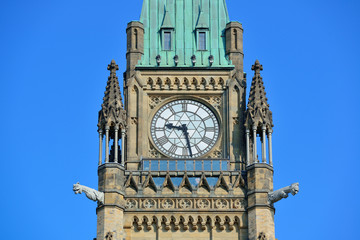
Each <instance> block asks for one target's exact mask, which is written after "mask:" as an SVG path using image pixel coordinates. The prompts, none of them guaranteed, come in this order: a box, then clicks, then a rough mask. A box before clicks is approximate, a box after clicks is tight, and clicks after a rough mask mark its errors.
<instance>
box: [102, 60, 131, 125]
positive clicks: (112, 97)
mask: <svg viewBox="0 0 360 240" xmlns="http://www.w3.org/2000/svg"><path fill="white" fill-rule="evenodd" d="M107 69H108V70H109V71H110V76H109V77H108V81H107V85H106V90H105V96H104V98H103V104H102V105H101V110H100V111H99V122H98V127H99V129H104V128H105V127H106V126H108V127H112V126H118V127H120V128H125V126H126V111H125V110H124V107H123V103H122V98H121V92H120V87H119V81H118V77H117V76H116V71H117V70H119V66H118V65H117V64H116V63H115V60H111V63H110V64H109V65H108V67H107Z"/></svg>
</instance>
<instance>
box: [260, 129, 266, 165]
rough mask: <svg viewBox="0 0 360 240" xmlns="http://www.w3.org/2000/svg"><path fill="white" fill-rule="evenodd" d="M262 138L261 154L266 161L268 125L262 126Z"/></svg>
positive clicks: (263, 160) (264, 161)
mask: <svg viewBox="0 0 360 240" xmlns="http://www.w3.org/2000/svg"><path fill="white" fill-rule="evenodd" d="M261 130H262V138H261V140H262V141H261V155H262V162H263V163H266V132H265V131H266V126H265V125H263V126H262V128H261Z"/></svg>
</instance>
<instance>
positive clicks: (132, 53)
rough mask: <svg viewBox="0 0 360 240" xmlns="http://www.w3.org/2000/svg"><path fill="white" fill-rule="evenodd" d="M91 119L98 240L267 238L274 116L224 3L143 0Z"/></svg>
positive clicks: (279, 194) (280, 194)
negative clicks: (249, 74)
mask: <svg viewBox="0 0 360 240" xmlns="http://www.w3.org/2000/svg"><path fill="white" fill-rule="evenodd" d="M126 33H127V53H126V59H127V67H126V72H125V73H124V89H123V92H124V96H125V99H124V102H123V100H122V97H121V92H120V87H119V80H118V76H117V75H116V71H117V70H118V66H117V65H116V63H115V61H112V62H111V63H110V64H109V66H108V70H110V76H109V78H108V82H107V86H106V91H105V97H104V102H103V104H102V108H101V110H100V112H99V124H98V131H99V142H100V144H99V148H100V154H99V169H98V175H99V186H98V188H99V190H98V191H96V190H94V189H91V188H87V187H85V186H82V185H80V184H75V185H74V191H75V193H81V192H85V193H86V195H87V197H89V198H90V199H92V200H95V201H98V207H97V217H98V225H97V238H96V239H97V240H110V239H112V240H123V239H127V240H130V239H138V240H140V239H141V240H143V239H149V240H150V239H151V240H153V239H160V240H162V239H204V240H205V239H212V240H215V239H219V240H220V239H221V240H226V239H229V240H230V239H231V240H234V239H241V240H247V239H250V240H255V239H268V240H275V230H274V206H273V203H274V202H276V201H278V200H280V199H282V198H285V197H287V196H288V194H289V193H292V194H293V195H294V194H296V193H297V192H298V184H292V185H291V186H289V187H286V188H283V189H280V190H278V191H275V192H274V191H273V167H272V161H273V160H272V138H271V136H272V132H273V130H272V129H273V122H272V113H271V111H270V110H269V105H268V103H267V98H266V93H265V88H264V84H263V81H262V77H261V75H260V71H261V70H262V65H260V63H259V62H258V61H256V62H255V64H254V65H253V67H252V70H254V72H255V74H254V77H253V78H252V82H251V89H250V96H249V98H248V102H247V104H246V86H247V84H246V75H245V74H244V71H243V56H244V54H243V28H242V25H241V24H240V23H239V22H231V21H229V17H228V13H227V8H226V3H225V0H144V3H143V9H142V13H141V18H140V21H133V22H130V23H129V24H128V27H127V29H126Z"/></svg>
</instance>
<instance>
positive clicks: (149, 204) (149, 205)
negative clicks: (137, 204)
mask: <svg viewBox="0 0 360 240" xmlns="http://www.w3.org/2000/svg"><path fill="white" fill-rule="evenodd" d="M143 205H144V208H146V209H151V208H155V201H154V200H152V199H146V200H145V201H144V203H143Z"/></svg>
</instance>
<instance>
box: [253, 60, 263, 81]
mask: <svg viewBox="0 0 360 240" xmlns="http://www.w3.org/2000/svg"><path fill="white" fill-rule="evenodd" d="M251 70H253V71H255V77H257V76H260V71H262V70H263V66H262V65H261V64H260V62H259V60H257V59H256V61H255V64H254V65H252V67H251Z"/></svg>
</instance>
